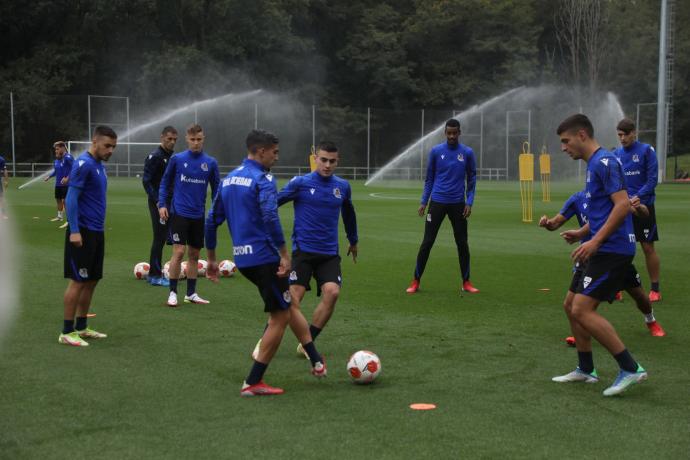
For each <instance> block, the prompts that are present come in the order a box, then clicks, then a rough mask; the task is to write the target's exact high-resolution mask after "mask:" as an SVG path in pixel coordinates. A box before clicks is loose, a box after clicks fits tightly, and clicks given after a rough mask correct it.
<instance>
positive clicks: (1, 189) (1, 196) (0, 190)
mask: <svg viewBox="0 0 690 460" xmlns="http://www.w3.org/2000/svg"><path fill="white" fill-rule="evenodd" d="M0 173H1V174H2V179H1V180H0V213H2V218H3V219H7V209H5V189H6V188H7V184H8V182H9V181H10V178H9V176H8V175H7V164H6V163H5V159H4V158H3V157H2V156H0Z"/></svg>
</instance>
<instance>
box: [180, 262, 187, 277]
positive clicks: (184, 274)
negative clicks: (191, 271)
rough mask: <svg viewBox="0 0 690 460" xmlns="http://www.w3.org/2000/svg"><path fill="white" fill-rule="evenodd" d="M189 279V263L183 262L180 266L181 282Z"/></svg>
mask: <svg viewBox="0 0 690 460" xmlns="http://www.w3.org/2000/svg"><path fill="white" fill-rule="evenodd" d="M185 278H187V261H186V260H183V261H182V263H181V264H180V278H179V279H181V280H183V279H185Z"/></svg>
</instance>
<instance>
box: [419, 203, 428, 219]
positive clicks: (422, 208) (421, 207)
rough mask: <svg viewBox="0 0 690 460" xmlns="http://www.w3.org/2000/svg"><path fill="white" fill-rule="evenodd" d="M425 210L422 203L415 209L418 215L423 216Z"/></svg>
mask: <svg viewBox="0 0 690 460" xmlns="http://www.w3.org/2000/svg"><path fill="white" fill-rule="evenodd" d="M425 210H426V205H425V204H423V205H421V206H420V207H419V209H418V210H417V214H419V217H424V211H425Z"/></svg>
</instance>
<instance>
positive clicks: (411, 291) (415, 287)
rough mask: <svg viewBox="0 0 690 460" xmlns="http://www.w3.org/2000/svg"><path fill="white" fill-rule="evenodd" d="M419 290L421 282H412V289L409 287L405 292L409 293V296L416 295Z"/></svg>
mask: <svg viewBox="0 0 690 460" xmlns="http://www.w3.org/2000/svg"><path fill="white" fill-rule="evenodd" d="M418 290H419V280H412V282H411V283H410V287H408V288H407V289H406V290H405V292H407V293H408V294H414V293H415V292H417V291H418Z"/></svg>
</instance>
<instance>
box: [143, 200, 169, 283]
mask: <svg viewBox="0 0 690 460" xmlns="http://www.w3.org/2000/svg"><path fill="white" fill-rule="evenodd" d="M147 201H148V208H149V216H150V218H151V230H152V233H153V241H152V242H151V251H150V253H149V267H150V268H149V276H148V281H149V284H151V285H153V286H163V285H166V284H168V283H167V282H164V281H163V280H165V278H164V277H163V247H164V246H165V241H166V238H167V234H168V226H167V224H165V223H161V221H160V215H159V214H158V206H157V204H156V202H155V201H154V200H151V199H149V200H147ZM166 281H167V280H166Z"/></svg>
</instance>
